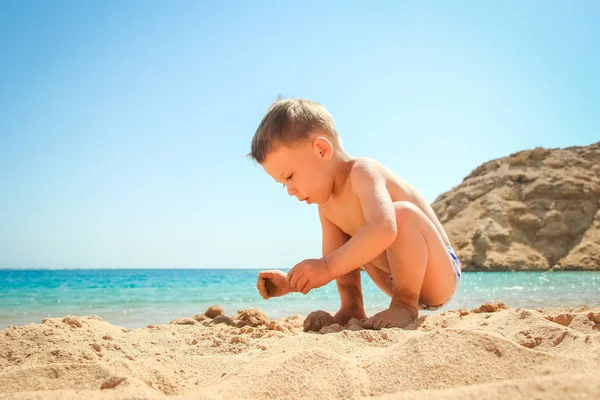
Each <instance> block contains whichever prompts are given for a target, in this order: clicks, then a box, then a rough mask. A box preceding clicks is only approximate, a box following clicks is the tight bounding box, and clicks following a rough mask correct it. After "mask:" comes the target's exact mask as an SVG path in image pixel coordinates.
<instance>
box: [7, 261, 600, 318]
mask: <svg viewBox="0 0 600 400" xmlns="http://www.w3.org/2000/svg"><path fill="white" fill-rule="evenodd" d="M258 272H259V271H258V270H247V269H246V270H244V269H97V270H18V269H15V270H0V329H4V328H6V327H8V326H10V325H26V324H29V323H40V322H41V321H42V320H43V319H44V318H49V317H51V318H58V317H60V318H62V317H63V316H65V315H79V316H89V315H97V316H100V317H102V318H103V319H104V320H105V321H107V322H110V323H111V324H114V325H117V326H122V327H126V328H138V327H143V326H146V325H148V324H168V323H169V322H170V321H171V320H173V319H176V318H182V317H192V316H194V315H196V314H201V313H204V312H205V310H206V309H207V308H208V307H209V306H212V305H219V306H221V307H222V308H223V309H224V310H225V314H226V315H229V316H233V315H235V314H236V312H237V311H238V310H240V309H244V308H249V307H257V308H260V309H262V310H263V311H265V312H266V313H267V314H268V315H269V316H270V317H271V318H281V317H285V316H289V315H293V314H299V315H303V316H306V315H308V314H309V313H310V312H311V311H315V310H326V311H331V312H334V311H336V310H337V309H338V308H339V297H338V294H337V290H336V285H335V282H332V283H330V284H328V285H326V286H324V287H321V288H319V289H315V290H313V291H311V292H310V293H308V294H307V295H303V294H300V293H291V294H289V295H287V296H283V297H279V298H272V299H269V300H263V299H262V298H261V297H260V296H259V294H258V291H257V289H256V280H257V276H258ZM362 274H363V276H362V285H363V297H364V301H365V309H366V312H367V314H369V315H372V314H374V313H376V312H378V311H380V310H383V309H385V308H386V307H387V306H388V305H389V301H390V299H389V297H387V296H386V295H385V294H384V293H382V292H381V291H380V290H379V289H378V288H377V287H376V286H375V284H374V283H373V282H372V281H371V279H370V278H369V277H368V275H366V273H364V272H363V273H362ZM488 301H492V302H495V301H502V302H504V303H505V304H506V305H507V306H511V307H521V308H530V309H538V308H551V307H567V308H574V307H579V306H583V305H587V306H590V307H597V306H600V272H566V271H548V272H464V273H463V275H462V282H461V285H460V287H459V289H458V291H457V292H456V294H455V295H454V297H453V298H452V300H451V301H450V302H449V303H448V305H447V306H446V307H444V308H442V309H440V310H437V311H434V312H422V313H423V314H431V313H439V312H443V311H445V310H450V309H459V308H466V309H472V308H476V307H478V306H480V305H481V304H483V303H485V302H488Z"/></svg>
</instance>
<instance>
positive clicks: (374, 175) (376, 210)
mask: <svg viewBox="0 0 600 400" xmlns="http://www.w3.org/2000/svg"><path fill="white" fill-rule="evenodd" d="M350 179H351V182H352V187H353V189H354V191H355V193H356V194H357V196H358V198H359V200H360V203H361V207H362V210H363V214H364V217H365V224H364V225H363V227H362V228H361V229H359V230H358V232H356V234H355V235H354V236H352V238H351V239H350V240H348V241H347V242H346V243H345V244H343V245H342V246H341V247H339V248H338V249H337V250H335V251H334V252H333V253H331V254H329V255H328V256H325V257H323V258H320V259H308V260H304V261H302V262H301V263H299V264H297V265H295V266H294V267H293V268H292V269H291V270H290V272H289V273H288V275H287V280H288V282H290V285H291V286H292V287H294V288H296V290H298V291H300V292H302V293H304V294H306V293H308V292H309V291H310V290H311V289H314V288H318V287H320V286H323V285H325V284H327V283H329V282H331V281H332V280H333V279H337V278H339V277H341V276H343V275H345V274H347V273H348V272H350V271H353V270H355V269H357V268H359V267H361V266H362V265H365V264H367V263H369V262H370V261H372V260H373V259H375V258H376V257H377V256H378V255H379V254H381V253H383V252H384V251H385V250H386V249H387V248H388V247H390V246H391V245H392V243H393V242H394V240H396V233H397V230H396V212H395V209H394V203H393V202H392V199H391V197H390V195H389V193H388V191H387V188H386V185H385V180H384V179H383V177H382V176H381V175H380V174H379V173H378V172H377V171H376V170H375V169H373V168H371V167H370V166H369V165H368V164H366V163H364V162H361V163H360V164H359V163H358V162H357V163H356V164H355V166H354V168H353V169H352V172H351V173H350ZM325 221H326V222H329V221H327V220H325ZM330 224H331V223H330ZM325 226H326V227H329V228H328V229H332V230H333V227H335V225H333V224H331V225H329V224H327V223H326V224H325ZM335 228H336V229H337V227H335ZM324 229H325V228H324Z"/></svg>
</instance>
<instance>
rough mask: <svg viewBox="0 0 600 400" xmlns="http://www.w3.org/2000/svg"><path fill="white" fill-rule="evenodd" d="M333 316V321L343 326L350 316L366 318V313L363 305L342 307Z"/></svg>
mask: <svg viewBox="0 0 600 400" xmlns="http://www.w3.org/2000/svg"><path fill="white" fill-rule="evenodd" d="M333 318H334V319H335V322H337V323H338V324H340V325H342V326H344V325H346V324H347V323H348V321H350V320H351V319H352V318H357V319H364V318H367V314H365V309H364V308H363V307H342V308H340V309H339V311H338V312H337V313H335V315H334V316H333Z"/></svg>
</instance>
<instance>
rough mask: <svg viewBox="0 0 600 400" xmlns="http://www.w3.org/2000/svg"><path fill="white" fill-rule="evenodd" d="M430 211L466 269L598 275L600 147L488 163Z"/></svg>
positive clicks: (523, 153) (522, 154) (541, 151)
mask: <svg viewBox="0 0 600 400" xmlns="http://www.w3.org/2000/svg"><path fill="white" fill-rule="evenodd" d="M433 209H434V210H435V212H436V213H437V215H438V216H439V218H440V220H441V222H442V224H443V225H444V227H445V229H446V230H447V232H448V235H449V236H450V239H451V241H452V243H453V245H454V247H455V250H456V251H457V254H458V256H459V258H460V260H461V261H462V263H463V269H464V270H465V271H503V270H548V269H555V270H600V142H598V143H595V144H593V145H590V146H585V147H570V148H566V149H551V150H548V149H543V148H536V149H534V150H526V151H521V152H519V153H516V154H513V155H510V156H508V157H504V158H500V159H497V160H492V161H489V162H487V163H485V164H483V165H481V166H480V167H478V168H477V169H475V170H474V171H473V172H472V173H471V174H470V175H469V176H467V177H466V178H464V179H463V182H462V183H461V184H460V185H458V186H457V187H455V188H453V189H452V190H450V191H448V192H446V193H444V194H442V195H441V196H439V197H438V198H437V199H436V201H435V202H434V203H433Z"/></svg>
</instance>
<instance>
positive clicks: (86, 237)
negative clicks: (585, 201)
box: [0, 0, 600, 269]
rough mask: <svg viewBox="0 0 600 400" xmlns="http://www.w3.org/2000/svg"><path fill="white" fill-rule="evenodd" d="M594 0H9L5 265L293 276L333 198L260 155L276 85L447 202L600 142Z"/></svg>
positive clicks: (0, 101)
mask: <svg viewBox="0 0 600 400" xmlns="http://www.w3.org/2000/svg"><path fill="white" fill-rule="evenodd" d="M599 20H600V3H599V2H597V1H593V0H591V1H584V0H581V1H576V2H567V1H541V0H539V1H502V2H490V1H484V2H479V1H470V2H467V1H448V2H433V1H432V2H428V1H424V2H402V1H378V2H370V3H367V2H360V3H359V2H357V3H354V4H353V3H350V2H345V1H327V2H320V1H292V0H291V1H285V2H282V1H274V0H273V1H266V0H264V1H256V2H245V1H223V2H208V1H177V2H162V1H157V0H148V1H136V0H129V1H126V2H118V1H105V2H91V1H88V2H81V1H66V0H60V1H56V2H48V1H33V0H24V1H3V2H0V268H265V269H267V268H268V269H271V268H277V269H287V268H291V267H292V266H293V265H295V264H296V263H298V262H300V261H302V260H303V259H305V258H314V257H319V256H320V253H321V244H320V243H321V233H320V226H319V219H318V215H317V208H316V206H315V205H312V206H308V205H306V204H303V203H299V202H298V201H297V200H295V199H294V198H293V197H289V196H288V195H287V193H286V191H285V189H282V187H281V185H279V184H276V183H275V182H274V181H273V180H272V179H271V178H270V177H269V176H268V175H266V174H265V172H264V171H263V170H262V168H261V167H260V165H256V164H255V163H253V162H252V161H251V160H250V159H249V158H248V157H246V154H247V153H248V152H249V151H250V142H251V139H252V135H253V134H254V131H255V130H256V127H257V126H258V123H259V122H260V120H261V118H262V117H263V115H264V113H265V111H266V109H267V108H268V106H269V105H270V103H271V102H272V101H274V100H275V99H276V98H277V96H278V95H281V96H283V97H302V98H308V99H311V100H314V101H318V102H320V103H322V104H323V105H324V106H325V107H327V109H328V110H329V111H330V112H331V114H332V115H333V118H334V119H335V121H336V124H337V127H338V130H339V132H340V135H341V137H342V139H343V144H344V148H345V149H346V150H347V151H348V152H349V153H350V154H351V155H352V156H356V157H359V156H361V157H371V158H375V159H377V160H379V161H380V162H382V163H383V164H385V165H386V166H387V167H389V168H391V169H392V170H393V171H394V172H396V173H397V174H398V175H399V176H401V177H402V178H404V179H405V180H407V181H408V182H409V183H411V184H412V185H413V186H415V187H416V188H417V189H418V190H420V191H421V192H422V193H423V194H424V196H425V197H426V198H427V199H428V200H429V201H431V202H433V201H434V200H435V199H436V197H437V196H439V195H440V194H442V193H444V192H446V191H448V190H450V189H452V188H453V187H455V186H456V185H458V184H460V182H461V181H462V179H463V178H464V177H465V176H466V175H468V174H469V173H470V172H471V171H472V170H473V169H475V168H476V167H477V166H478V165H480V164H482V163H483V162H486V161H488V160H491V159H494V158H499V157H504V156H507V155H509V154H512V153H515V152H518V151H520V150H524V149H530V148H534V147H536V146H542V147H546V148H556V147H567V146H574V145H588V144H591V143H594V142H597V141H599V140H600V112H599V111H600V72H599V71H600V23H598V21H599Z"/></svg>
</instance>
